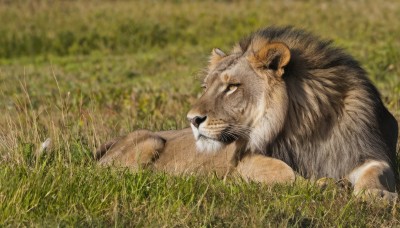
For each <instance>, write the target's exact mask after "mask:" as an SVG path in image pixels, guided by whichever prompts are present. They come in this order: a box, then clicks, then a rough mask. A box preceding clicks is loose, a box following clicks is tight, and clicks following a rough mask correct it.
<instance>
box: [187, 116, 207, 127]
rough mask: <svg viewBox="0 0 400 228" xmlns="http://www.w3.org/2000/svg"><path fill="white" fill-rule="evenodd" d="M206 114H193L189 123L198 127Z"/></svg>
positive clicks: (205, 117)
mask: <svg viewBox="0 0 400 228" xmlns="http://www.w3.org/2000/svg"><path fill="white" fill-rule="evenodd" d="M206 119H207V116H195V117H193V118H192V119H190V123H192V124H193V126H195V127H196V128H199V126H200V124H201V123H203V122H204V121H206Z"/></svg>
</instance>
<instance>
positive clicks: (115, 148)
mask: <svg viewBox="0 0 400 228" xmlns="http://www.w3.org/2000/svg"><path fill="white" fill-rule="evenodd" d="M194 145H195V141H194V138H193V135H192V132H191V130H190V129H189V128H187V129H183V130H179V131H161V132H156V133H153V132H150V131H147V130H140V131H135V132H133V133H130V134H128V135H126V136H124V137H120V138H118V139H116V140H114V141H112V142H110V143H109V144H108V145H105V146H104V147H103V148H102V151H103V152H106V151H107V154H106V156H102V157H101V158H100V161H99V163H100V164H103V165H111V164H113V165H116V166H122V167H129V168H131V169H133V170H136V169H137V168H139V167H147V168H151V169H153V170H157V171H163V172H167V173H170V174H174V175H181V174H203V175H207V174H215V175H217V176H218V177H221V178H225V177H228V176H240V177H242V178H244V179H245V180H253V181H258V182H263V183H267V184H272V183H290V182H293V181H294V179H295V174H294V172H293V170H292V169H291V168H290V167H289V166H288V165H287V164H285V163H284V162H282V161H280V160H277V159H273V158H269V157H265V156H256V155H250V156H247V157H246V158H244V159H241V161H238V160H237V158H236V157H235V156H236V155H235V151H236V145H235V144H234V143H233V144H231V145H229V146H227V147H226V148H224V149H222V150H221V151H219V153H212V154H210V153H198V152H197V150H196V147H195V146H194ZM100 152H101V151H99V153H100Z"/></svg>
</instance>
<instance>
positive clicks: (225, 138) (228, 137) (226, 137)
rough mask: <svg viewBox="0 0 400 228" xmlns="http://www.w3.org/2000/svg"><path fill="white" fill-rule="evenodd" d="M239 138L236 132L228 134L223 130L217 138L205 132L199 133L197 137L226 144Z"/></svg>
mask: <svg viewBox="0 0 400 228" xmlns="http://www.w3.org/2000/svg"><path fill="white" fill-rule="evenodd" d="M238 138H239V137H238V136H237V135H235V134H232V133H229V134H228V133H226V132H224V131H223V132H221V133H220V134H219V136H218V137H216V138H212V137H209V136H206V135H204V134H199V137H198V138H197V140H212V141H216V142H221V143H224V144H230V143H232V142H234V141H236V140H237V139H238Z"/></svg>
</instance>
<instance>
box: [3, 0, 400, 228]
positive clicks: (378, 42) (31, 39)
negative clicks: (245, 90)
mask: <svg viewBox="0 0 400 228" xmlns="http://www.w3.org/2000/svg"><path fill="white" fill-rule="evenodd" d="M270 25H294V26H296V27H298V28H303V29H306V30H308V31H311V32H313V33H315V34H317V35H319V36H321V37H322V38H325V39H333V40H334V41H335V44H336V45H337V46H340V47H343V48H345V49H346V50H347V52H349V53H350V54H352V55H353V56H354V57H355V58H356V59H358V60H359V61H360V62H361V64H362V65H363V67H364V68H365V69H366V70H367V71H368V73H369V76H370V78H371V79H372V80H373V81H374V83H375V84H376V85H377V87H378V89H379V90H380V91H381V93H382V96H383V100H384V102H385V104H386V105H387V107H389V109H390V111H391V112H392V113H394V114H395V115H396V118H397V119H398V120H399V119H400V53H399V50H400V39H399V38H400V1H385V0H361V1H349V0H338V1H317V0H310V1H294V0H293V1H291V0H284V1H179V0H176V1H155V0H153V1H97V0H85V1H50V0H49V1H33V0H32V1H24V0H16V1H12V0H10V1H4V0H3V1H0V113H1V114H0V165H2V166H5V167H8V168H10V167H14V168H15V167H20V168H21V167H22V168H23V169H24V170H25V169H30V168H29V167H31V168H32V167H35V166H37V165H38V164H42V163H38V159H39V158H38V156H37V154H38V153H43V151H45V150H47V152H46V153H47V155H46V156H47V158H46V159H48V160H45V161H47V164H53V163H50V161H53V160H54V161H57V162H58V163H55V164H61V166H64V165H65V166H68V167H69V166H71V165H72V166H73V165H76V166H77V167H81V165H82V164H83V166H85V164H92V163H93V161H92V158H91V153H92V151H93V149H94V148H95V147H96V146H98V145H99V143H100V142H105V141H106V140H108V139H110V138H112V137H115V136H117V135H121V134H124V133H127V132H130V131H132V130H135V129H138V128H147V129H151V130H166V129H180V128H183V127H185V126H187V121H186V113H187V111H188V109H189V107H190V103H191V102H193V100H195V99H196V98H197V96H198V95H199V92H200V82H199V80H198V78H199V77H198V76H199V74H201V72H202V69H203V68H204V67H205V66H206V65H207V58H208V55H209V53H210V51H211V50H212V48H214V47H219V48H221V49H222V50H225V51H229V49H230V48H231V47H232V46H233V45H234V43H235V42H237V41H238V40H239V39H240V38H241V37H243V36H246V35H248V34H249V33H250V32H252V31H255V30H257V29H259V28H262V27H265V26H270ZM48 138H50V139H51V147H49V148H47V149H45V150H43V149H41V143H43V142H44V141H45V140H46V139H48ZM53 165H54V164H53ZM14 168H13V169H14ZM14 171H15V170H13V171H12V172H5V171H3V173H2V174H3V175H2V178H3V179H0V183H5V182H6V181H9V182H6V183H12V182H10V181H16V180H14V179H12V178H11V176H10V175H11V174H10V173H14ZM85 172H86V171H85ZM19 183H20V182H19ZM21 183H26V182H21ZM94 183H97V182H94ZM22 185H23V184H22ZM3 186H4V185H3ZM3 190H4V189H3ZM4 191H5V190H4ZM10 191H11V193H13V191H17V190H16V189H11V190H10ZM11 193H10V194H11ZM14 193H15V192H14ZM11 195H12V194H11ZM2 196H3V197H2ZM6 196H9V195H6V194H5V195H1V194H0V205H1V204H2V203H1V201H2V200H3V205H6V204H5V202H8V203H7V205H8V206H3V207H4V208H2V209H4V210H5V208H6V207H7V208H18V207H16V206H15V205H19V204H18V203H16V202H12V201H10V200H9V198H7V197H6ZM84 198H85V197H84ZM28 202H30V201H28ZM29 205H30V204H29V203H27V206H26V207H27V208H29ZM20 206H21V205H20ZM9 210H11V209H9ZM110 210H111V209H110ZM0 211H1V210H0ZM12 211H13V210H11V212H12ZM11 212H10V213H11ZM13 213H15V211H14V212H13ZM40 213H42V212H38V214H40ZM7 215H10V214H7V213H5V214H4V215H3V219H4V218H7ZM20 216H21V217H20V218H24V217H23V215H22V214H21V215H20ZM235 217H236V216H235ZM363 217H364V216H360V218H363ZM347 219H349V218H347ZM354 219H357V217H355V218H354ZM3 221H4V220H3ZM343 221H345V220H343ZM355 224H358V225H360V224H359V223H355Z"/></svg>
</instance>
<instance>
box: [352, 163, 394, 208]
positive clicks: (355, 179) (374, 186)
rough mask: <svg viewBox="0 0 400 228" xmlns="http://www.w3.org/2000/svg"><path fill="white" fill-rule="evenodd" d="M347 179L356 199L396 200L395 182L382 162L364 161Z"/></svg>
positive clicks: (387, 165) (392, 174)
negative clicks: (352, 187)
mask: <svg viewBox="0 0 400 228" xmlns="http://www.w3.org/2000/svg"><path fill="white" fill-rule="evenodd" d="M347 178H348V179H349V180H350V182H351V183H352V184H353V186H354V194H355V195H356V196H358V197H361V198H364V199H367V200H371V199H376V198H378V199H379V198H380V199H385V200H389V201H394V200H396V199H397V193H396V192H395V191H396V180H395V177H394V173H393V170H392V169H391V167H390V166H389V164H387V163H386V162H383V161H374V160H369V161H366V162H365V163H364V164H362V165H361V166H359V167H357V168H355V169H354V170H353V171H352V172H351V173H350V174H349V175H348V176H347Z"/></svg>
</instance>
